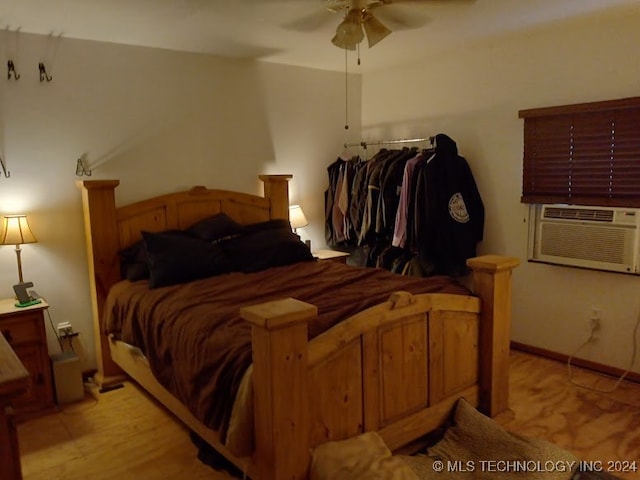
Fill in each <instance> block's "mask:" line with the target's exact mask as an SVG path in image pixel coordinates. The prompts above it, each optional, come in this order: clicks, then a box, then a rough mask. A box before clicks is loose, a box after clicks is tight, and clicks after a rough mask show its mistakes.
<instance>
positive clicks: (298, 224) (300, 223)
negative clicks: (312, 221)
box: [289, 205, 309, 234]
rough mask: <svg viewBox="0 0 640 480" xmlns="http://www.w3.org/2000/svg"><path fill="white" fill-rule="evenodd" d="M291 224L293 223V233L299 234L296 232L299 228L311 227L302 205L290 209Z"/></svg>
mask: <svg viewBox="0 0 640 480" xmlns="http://www.w3.org/2000/svg"><path fill="white" fill-rule="evenodd" d="M289 223H291V228H293V233H295V234H297V233H298V232H296V230H297V229H298V228H302V227H306V226H307V225H309V221H308V220H307V217H305V216H304V212H303V211H302V208H300V205H291V206H290V207H289Z"/></svg>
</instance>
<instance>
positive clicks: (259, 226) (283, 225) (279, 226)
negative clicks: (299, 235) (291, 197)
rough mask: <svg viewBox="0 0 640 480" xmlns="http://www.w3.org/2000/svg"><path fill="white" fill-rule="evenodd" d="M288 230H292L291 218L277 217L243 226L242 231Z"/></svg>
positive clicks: (244, 232) (245, 232)
mask: <svg viewBox="0 0 640 480" xmlns="http://www.w3.org/2000/svg"><path fill="white" fill-rule="evenodd" d="M283 229H284V230H287V231H289V232H291V224H290V223H289V220H286V219H284V218H276V219H274V220H267V221H266V222H259V223H252V224H249V225H245V226H243V227H242V233H243V234H248V233H255V232H264V231H266V230H283Z"/></svg>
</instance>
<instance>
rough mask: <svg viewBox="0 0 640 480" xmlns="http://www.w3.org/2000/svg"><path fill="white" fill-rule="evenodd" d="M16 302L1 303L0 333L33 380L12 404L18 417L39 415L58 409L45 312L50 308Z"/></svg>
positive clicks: (6, 300)
mask: <svg viewBox="0 0 640 480" xmlns="http://www.w3.org/2000/svg"><path fill="white" fill-rule="evenodd" d="M15 302H16V300H15V299H13V298H7V299H3V300H0V333H1V334H2V335H3V336H4V338H5V340H6V341H7V342H8V343H9V345H10V346H11V348H12V349H13V351H14V352H15V353H16V355H17V356H18V358H19V359H20V361H21V362H22V364H23V365H24V366H25V368H26V369H27V371H28V372H29V375H30V377H31V385H30V387H29V388H28V389H27V391H26V392H24V393H23V394H22V395H19V396H17V397H15V398H14V399H13V401H12V403H13V406H14V409H15V412H16V415H17V417H18V418H24V417H27V416H30V415H32V414H36V413H40V412H43V411H46V410H49V409H52V408H53V407H54V406H55V403H54V395H53V382H52V380H51V364H50V360H49V352H48V349H47V336H46V333H45V327H44V326H45V322H44V312H45V310H46V309H47V308H49V305H48V304H47V303H46V302H44V301H42V302H41V303H38V304H36V305H31V306H29V307H24V308H18V307H16V306H15Z"/></svg>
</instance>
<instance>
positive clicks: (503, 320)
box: [467, 255, 520, 417]
mask: <svg viewBox="0 0 640 480" xmlns="http://www.w3.org/2000/svg"><path fill="white" fill-rule="evenodd" d="M519 264H520V261H519V260H518V259H517V258H514V257H505V256H500V255H484V256H481V257H475V258H470V259H469V260H467V265H468V266H469V267H470V268H471V269H472V270H473V292H474V294H475V295H477V296H478V297H480V299H481V300H482V306H481V313H480V349H479V350H480V398H479V405H478V408H479V409H480V410H481V411H482V412H483V413H485V414H486V415H489V416H491V417H493V416H495V415H497V414H498V413H500V412H502V411H504V410H507V409H508V408H509V342H510V340H511V271H512V270H513V269H514V268H515V267H517V266H518V265H519Z"/></svg>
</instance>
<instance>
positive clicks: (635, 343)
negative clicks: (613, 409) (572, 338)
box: [567, 309, 640, 393]
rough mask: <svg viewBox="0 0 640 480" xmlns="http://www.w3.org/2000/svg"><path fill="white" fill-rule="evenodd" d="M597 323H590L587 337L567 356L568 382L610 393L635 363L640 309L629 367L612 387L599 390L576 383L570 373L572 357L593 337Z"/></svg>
mask: <svg viewBox="0 0 640 480" xmlns="http://www.w3.org/2000/svg"><path fill="white" fill-rule="evenodd" d="M597 328H598V327H597V325H591V333H590V334H589V338H587V340H585V341H584V343H582V344H581V345H580V346H579V347H578V348H576V349H575V350H574V351H573V353H571V355H569V358H568V359H567V372H568V376H569V382H571V383H572V384H573V385H575V386H577V387H580V388H585V389H587V390H590V391H592V392H597V393H612V392H613V391H614V390H615V389H616V388H618V386H620V383H621V382H622V380H624V378H625V377H626V376H627V375H628V374H629V372H630V371H631V369H632V368H633V366H634V365H635V363H636V354H637V352H638V329H640V309H638V318H637V319H636V325H635V327H634V328H633V346H632V350H631V361H630V362H629V368H627V370H626V371H625V372H624V373H623V374H622V375H620V377H618V379H617V380H616V383H615V384H614V385H613V387H611V388H610V389H608V390H601V389H598V388H594V387H590V386H588V385H584V384H582V383H578V382H576V381H575V380H574V379H573V375H572V371H571V360H572V359H573V357H574V356H575V355H576V354H577V353H578V352H579V351H580V350H582V348H584V346H585V345H587V344H588V343H590V342H591V341H592V340H593V339H594V337H595V332H596V330H597Z"/></svg>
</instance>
